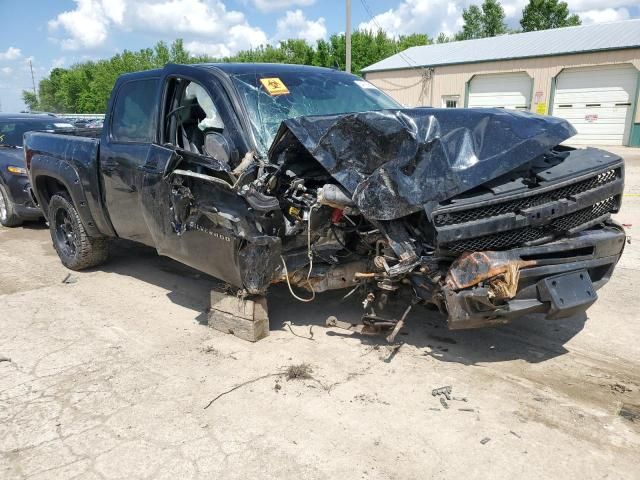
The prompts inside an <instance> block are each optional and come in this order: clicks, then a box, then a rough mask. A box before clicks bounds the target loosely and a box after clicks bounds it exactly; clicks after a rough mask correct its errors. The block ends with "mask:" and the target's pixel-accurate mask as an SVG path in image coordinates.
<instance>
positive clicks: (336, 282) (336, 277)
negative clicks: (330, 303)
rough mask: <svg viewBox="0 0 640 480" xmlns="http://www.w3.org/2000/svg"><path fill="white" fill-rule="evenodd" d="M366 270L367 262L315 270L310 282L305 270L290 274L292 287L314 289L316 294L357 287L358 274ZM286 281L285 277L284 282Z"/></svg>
mask: <svg viewBox="0 0 640 480" xmlns="http://www.w3.org/2000/svg"><path fill="white" fill-rule="evenodd" d="M366 268H367V262H366V261H357V262H350V263H345V264H340V265H332V266H331V267H329V268H327V269H326V270H316V268H314V270H313V271H312V275H311V277H309V279H308V280H307V275H306V272H305V271H304V269H300V270H298V271H295V272H292V273H290V274H289V281H290V283H291V285H296V286H298V287H300V288H304V289H306V290H311V289H313V291H314V292H316V293H320V292H325V291H327V290H340V289H343V288H350V287H354V286H356V285H357V284H358V282H359V280H360V279H359V278H357V274H358V273H359V272H360V271H361V270H366ZM284 279H285V278H284V277H283V278H282V280H284Z"/></svg>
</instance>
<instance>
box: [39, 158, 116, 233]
mask: <svg viewBox="0 0 640 480" xmlns="http://www.w3.org/2000/svg"><path fill="white" fill-rule="evenodd" d="M29 176H30V178H31V188H32V190H33V193H34V195H35V197H36V199H37V200H38V204H39V205H40V207H41V209H42V211H43V213H44V216H45V218H47V217H48V208H49V194H50V193H51V194H52V193H54V192H47V191H46V190H45V188H44V182H43V180H45V179H46V178H52V179H54V180H55V181H56V182H58V183H60V184H61V185H62V186H63V187H64V188H65V189H66V190H67V192H68V193H69V195H70V196H71V200H72V202H73V204H74V206H75V208H76V210H77V211H78V215H80V219H81V221H82V224H83V225H84V228H85V229H86V230H87V233H88V234H89V235H91V236H92V237H103V236H111V235H109V232H108V231H106V232H104V231H101V229H100V228H99V227H98V224H97V223H96V220H95V218H94V215H93V213H92V211H91V208H90V207H89V202H88V201H87V196H86V194H85V191H84V189H83V185H82V182H81V180H80V175H79V173H78V171H77V170H76V169H75V168H74V167H73V166H72V165H71V164H69V163H68V162H65V161H63V160H61V159H58V158H54V157H50V156H45V155H34V156H33V157H32V159H31V167H30V171H29ZM47 220H49V219H48V218H47Z"/></svg>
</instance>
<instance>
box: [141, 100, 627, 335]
mask: <svg viewBox="0 0 640 480" xmlns="http://www.w3.org/2000/svg"><path fill="white" fill-rule="evenodd" d="M574 133H575V131H574V130H573V128H572V127H571V126H570V124H568V123H567V122H565V121H563V120H560V119H555V118H552V117H541V116H537V115H531V114H525V113H521V112H507V111H503V110H487V109H477V110H466V109H448V110H447V109H407V110H389V111H380V112H364V113H354V114H343V115H331V116H322V117H320V116H318V117H301V118H298V119H292V120H287V121H285V122H283V123H282V125H281V127H280V130H279V132H278V134H277V135H276V139H275V140H274V142H273V144H272V146H271V149H270V150H269V155H268V158H258V157H256V156H255V155H253V154H252V153H251V152H250V153H249V154H247V156H245V158H244V159H242V160H241V161H240V162H239V164H238V165H228V164H227V163H224V162H216V161H211V162H202V160H201V158H200V157H197V156H195V155H193V156H192V155H190V154H189V153H188V152H183V153H182V154H181V155H182V156H181V157H179V158H178V159H177V160H176V161H175V162H174V163H173V164H172V165H170V166H168V167H167V169H166V170H165V174H164V183H165V185H168V188H169V190H170V192H169V195H168V196H169V198H170V200H169V201H170V203H171V209H170V210H171V212H172V215H173V218H171V219H170V222H169V224H170V225H169V224H168V226H167V229H168V230H170V231H171V232H172V235H173V236H181V237H187V236H189V235H192V236H194V238H195V236H200V237H208V238H211V237H214V238H216V239H218V240H221V241H222V242H227V243H228V244H229V245H230V247H231V250H230V251H231V252H232V253H231V255H229V256H230V257H231V258H222V256H223V255H225V254H222V255H220V259H219V261H218V263H216V258H215V255H214V256H213V258H212V261H211V265H212V266H211V268H210V269H209V271H208V273H211V274H212V275H214V276H217V277H218V278H222V279H223V280H225V281H227V282H229V283H231V284H232V285H234V286H235V287H237V288H238V289H240V291H241V292H243V293H244V294H246V295H263V294H265V292H266V290H267V289H268V287H269V286H270V285H271V284H272V283H277V282H284V283H286V284H287V285H288V288H289V290H290V292H291V295H292V296H293V297H294V298H296V299H297V300H300V301H305V302H307V301H312V300H313V299H314V297H315V295H316V294H317V293H320V292H324V291H326V290H333V289H345V296H355V295H357V296H358V297H359V298H361V299H362V303H363V306H364V309H365V312H364V315H363V318H362V321H363V325H365V326H367V327H370V328H371V329H373V330H379V329H391V330H392V332H391V334H390V335H389V337H388V338H389V340H393V338H394V337H395V334H396V333H397V332H398V330H399V329H400V328H401V327H402V325H403V322H404V320H405V317H406V316H407V313H408V312H409V310H410V309H411V307H412V306H413V305H415V304H427V305H431V306H433V307H434V308H437V309H438V310H440V311H441V312H442V313H444V314H445V315H446V316H447V318H448V325H449V327H450V328H470V327H479V326H486V325H492V324H497V323H504V322H507V321H508V320H509V319H510V318H513V317H515V316H519V315H523V314H525V313H542V314H544V315H545V316H546V317H547V318H563V317H567V316H570V315H574V314H576V313H580V312H584V311H585V310H586V309H587V308H588V307H589V306H590V305H591V304H592V303H593V302H594V301H595V300H596V298H597V294H596V290H597V289H598V288H599V287H600V286H602V285H603V284H604V283H606V281H607V280H608V278H609V276H610V275H611V272H612V270H613V268H614V266H615V264H616V262H617V260H618V258H619V257H620V254H621V253H622V250H623V247H624V242H625V234H624V231H623V230H622V228H621V227H620V226H619V225H617V224H616V223H614V222H613V221H612V220H611V219H610V216H611V213H614V212H616V211H618V209H619V207H620V201H621V196H622V190H623V175H624V172H623V161H622V159H621V158H620V157H618V156H616V155H613V154H610V153H608V152H604V151H601V150H596V149H584V150H576V149H572V148H569V147H565V146H562V145H560V144H561V143H562V142H563V141H565V140H567V139H568V138H570V137H571V136H572V135H573V134H574ZM154 198H157V196H155V197H154ZM149 210H150V211H151V210H153V206H152V205H151V206H149ZM167 233H168V232H167ZM160 237H161V235H159V238H160ZM161 243H162V242H159V244H160V246H159V247H158V249H159V251H160V253H165V254H169V255H170V256H176V253H175V252H172V251H170V250H172V249H173V250H175V248H174V247H171V246H168V247H167V248H166V249H165V252H163V251H162V245H161ZM210 248H211V247H210ZM226 251H227V250H225V252H226ZM177 256H178V257H179V255H177ZM222 264H224V265H227V266H226V267H224V268H223V267H221V266H220V265H222ZM197 268H200V269H203V268H202V266H201V265H198V266H197ZM203 270H205V271H206V268H205V269H203ZM396 300H398V301H403V302H405V303H406V304H407V308H406V310H405V313H404V315H403V316H402V317H401V318H399V319H398V318H396V319H388V318H385V317H384V315H383V312H384V308H385V306H386V305H387V304H388V303H389V302H391V301H396Z"/></svg>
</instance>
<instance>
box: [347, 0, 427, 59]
mask: <svg viewBox="0 0 640 480" xmlns="http://www.w3.org/2000/svg"><path fill="white" fill-rule="evenodd" d="M360 3H361V4H362V6H363V7H364V9H365V11H366V12H367V15H369V18H370V19H371V21H372V22H373V23H374V24H375V26H376V27H378V30H382V31H383V32H384V28H382V26H380V24H379V23H378V21H377V20H376V17H375V16H374V15H373V13H371V10H370V9H369V5H368V4H367V2H366V0H360ZM393 49H394V51H395V52H396V55H399V56H400V58H402V59H403V60H404V61H405V62H406V64H407V65H409V67H411V68H415V69H420V67H419V66H417V65H415V64H412V63H411V62H410V61H409V60H410V59H409V58H408V57H407V56H406V55H405V54H404V53H403V52H400V51H398V47H397V45H396V44H395V42H394V44H393Z"/></svg>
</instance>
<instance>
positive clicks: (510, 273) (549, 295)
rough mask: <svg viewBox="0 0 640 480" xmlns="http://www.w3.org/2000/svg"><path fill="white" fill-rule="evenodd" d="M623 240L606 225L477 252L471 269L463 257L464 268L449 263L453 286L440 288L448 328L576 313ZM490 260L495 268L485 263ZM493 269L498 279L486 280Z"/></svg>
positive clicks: (603, 279) (592, 296)
mask: <svg viewBox="0 0 640 480" xmlns="http://www.w3.org/2000/svg"><path fill="white" fill-rule="evenodd" d="M625 240H626V235H625V233H624V230H623V229H622V227H621V226H620V225H618V224H617V223H615V222H612V221H610V222H608V223H607V224H606V226H604V227H602V228H596V229H590V230H585V231H582V232H580V233H578V234H576V235H574V236H572V237H570V238H567V239H564V240H560V241H556V242H553V243H549V244H546V245H540V246H535V247H524V248H517V249H513V250H510V251H508V252H483V253H481V254H479V255H478V256H476V257H475V258H474V259H473V263H472V264H471V265H472V268H470V267H469V265H470V262H469V257H468V258H467V262H466V263H465V264H464V265H462V264H458V265H457V264H456V262H454V264H453V265H452V267H451V269H450V270H449V276H448V277H447V278H448V279H450V278H454V279H456V280H457V282H455V281H453V282H452V281H448V282H447V283H446V285H445V287H444V288H443V293H444V299H445V304H446V309H447V312H448V325H449V328H450V329H464V328H476V327H485V326H489V325H496V324H502V323H507V322H508V321H509V320H510V319H512V318H514V317H520V316H522V315H525V314H529V313H541V314H544V315H545V317H546V318H549V319H559V318H566V317H570V316H573V315H576V314H579V313H582V312H584V311H586V310H587V308H589V306H591V305H592V304H593V303H594V302H595V300H596V299H597V294H596V290H598V289H599V288H600V287H602V286H603V285H604V284H605V283H607V282H608V281H609V278H610V277H611V274H612V272H613V269H614V268H615V265H616V263H617V262H618V259H619V258H620V255H621V254H622V251H623V249H624V245H625ZM496 256H499V257H500V262H499V264H498V263H497V262H496V263H493V264H492V263H491V260H489V261H486V259H492V258H494V257H496ZM478 259H484V260H485V261H484V262H480V263H478V261H477V260H478ZM494 271H495V272H499V273H498V275H495V276H491V275H492V272H494ZM476 279H477V280H478V281H477V282H476ZM496 280H497V281H498V283H495V282H496ZM510 281H511V282H512V284H513V285H512V288H511V289H510V288H509V285H508V283H509V282H510ZM492 282H494V283H492ZM461 285H462V287H461ZM496 286H498V287H500V286H501V287H502V288H498V289H496ZM509 290H511V293H508V292H509ZM496 291H498V292H500V291H502V292H507V293H503V294H500V293H498V294H496ZM513 293H515V295H513Z"/></svg>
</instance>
